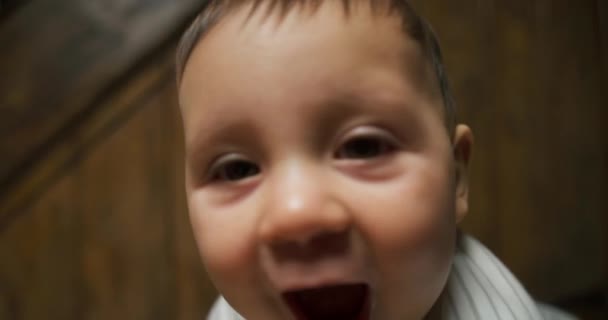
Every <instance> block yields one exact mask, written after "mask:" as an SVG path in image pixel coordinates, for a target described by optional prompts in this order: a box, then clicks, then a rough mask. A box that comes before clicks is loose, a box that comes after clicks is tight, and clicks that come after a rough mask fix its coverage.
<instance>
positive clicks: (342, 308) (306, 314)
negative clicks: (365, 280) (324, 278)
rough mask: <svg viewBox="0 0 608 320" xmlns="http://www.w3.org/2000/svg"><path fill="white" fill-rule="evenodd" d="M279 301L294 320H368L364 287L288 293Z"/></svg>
mask: <svg viewBox="0 0 608 320" xmlns="http://www.w3.org/2000/svg"><path fill="white" fill-rule="evenodd" d="M283 298H284V299H285V301H286V302H287V305H288V306H289V308H290V309H291V312H292V313H293V314H294V316H295V318H296V319H297V320H369V317H370V315H369V314H370V294H369V286H368V285H366V284H343V285H334V286H325V287H319V288H311V289H304V290H295V291H289V292H286V293H284V294H283Z"/></svg>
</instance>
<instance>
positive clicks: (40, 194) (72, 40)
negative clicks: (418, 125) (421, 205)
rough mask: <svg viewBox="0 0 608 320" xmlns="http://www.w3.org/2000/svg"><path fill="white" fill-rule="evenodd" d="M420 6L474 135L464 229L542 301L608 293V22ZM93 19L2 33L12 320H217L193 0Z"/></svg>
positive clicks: (566, 3)
mask: <svg viewBox="0 0 608 320" xmlns="http://www.w3.org/2000/svg"><path fill="white" fill-rule="evenodd" d="M413 2H414V3H415V5H416V6H417V7H418V8H419V10H420V11H421V12H422V13H423V14H424V15H425V16H426V17H428V19H429V20H430V21H431V23H432V24H433V25H434V26H435V28H436V30H437V32H438V33H439V35H440V38H441V40H442V42H443V45H444V50H445V56H446V60H447V65H448V70H449V72H450V74H451V78H452V84H453V87H454V92H455V96H456V100H457V103H458V105H459V112H460V118H461V120H462V121H463V122H466V123H469V124H470V125H471V126H472V127H473V129H474V131H475V133H476V148H475V154H474V159H473V169H472V210H471V213H470V215H469V216H468V217H467V218H466V221H465V223H464V228H465V229H466V230H467V231H469V232H471V233H473V234H474V235H476V236H477V237H479V238H480V239H482V240H483V242H484V243H486V244H487V245H488V246H489V247H491V248H492V249H493V251H494V252H496V253H497V254H498V255H499V256H500V257H501V259H503V260H504V261H505V263H506V264H507V265H508V266H509V267H510V268H511V269H512V270H513V271H514V272H515V273H516V274H517V275H518V277H520V278H521V279H522V280H523V281H524V283H525V285H526V286H527V287H528V288H529V289H530V291H531V292H532V293H534V295H535V296H536V297H538V298H540V299H542V300H545V301H561V302H568V301H569V300H571V299H573V298H576V297H578V296H581V295H582V296H586V295H587V294H589V293H591V294H592V295H594V296H596V295H597V293H599V294H601V293H602V292H604V294H605V293H606V291H604V290H605V289H606V281H605V280H606V278H605V277H606V254H607V253H608V250H607V245H608V239H607V237H606V227H607V226H608V224H607V221H606V213H607V211H608V210H607V209H608V208H607V205H606V201H605V196H606V194H607V193H606V191H607V190H608V188H607V182H606V178H607V177H608V175H607V172H606V170H607V168H608V166H607V164H608V161H607V159H608V157H607V140H608V139H607V137H608V135H607V134H606V130H605V127H604V123H605V121H606V120H607V119H608V117H607V116H608V114H607V111H606V109H607V107H608V96H607V94H606V89H607V88H608V83H607V82H606V80H605V77H606V76H608V69H607V68H608V61H607V57H608V50H607V49H608V40H607V39H608V11H607V9H608V5H606V4H605V2H603V1H601V0H581V1H578V0H534V1H525V0H488V1H477V0H461V1H445V0H432V1H431V0H417V1H413ZM78 3H84V2H77V1H68V0H61V1H60V0H55V1H50V0H30V1H27V2H25V4H24V5H22V6H16V7H15V8H16V9H14V10H13V11H11V12H10V14H6V15H4V16H3V15H0V17H1V18H2V19H3V20H0V48H2V50H0V74H1V75H3V76H2V77H0V114H2V116H1V117H0V132H1V133H2V135H1V137H0V159H2V160H0V319H18V320H21V319H39V318H43V319H200V318H201V315H202V314H204V312H205V311H206V310H207V308H208V307H209V305H210V303H211V301H212V299H213V297H214V296H215V294H216V293H215V291H214V290H213V288H212V287H211V285H210V283H209V282H208V280H207V279H206V277H205V273H204V269H203V267H202V264H201V262H200V261H199V259H198V256H197V253H196V249H195V247H194V241H193V238H192V234H191V230H190V227H189V225H188V219H187V213H186V208H185V197H184V192H183V190H182V187H183V176H182V172H183V167H182V161H183V160H182V157H183V148H182V145H181V127H180V123H179V115H178V114H177V108H176V97H175V87H174V79H173V69H172V68H173V66H172V59H173V47H174V45H175V41H176V38H177V30H179V29H181V28H182V27H183V25H184V23H185V21H187V20H188V18H189V17H190V16H191V15H192V13H193V12H194V10H195V9H194V8H196V6H197V4H196V1H184V2H173V1H155V2H154V3H155V5H149V6H146V5H144V3H147V2H146V1H136V0H132V1H91V2H90V3H92V4H89V5H78ZM171 3H173V4H171ZM175 3H179V5H177V4H175ZM112 4H113V5H112ZM53 5H54V9H53V10H50V11H49V8H51V7H50V6H53ZM103 5H106V6H108V7H105V8H106V10H101V11H102V12H105V14H104V15H101V16H95V14H92V13H91V12H97V11H95V10H93V11H91V8H99V7H95V6H103ZM138 5H139V6H138ZM90 6H92V7H90ZM108 8H109V9H108ZM112 8H114V9H112ZM168 8H170V9H168ZM110 9H112V10H114V11H112V10H110ZM129 12H130V14H131V16H129V15H128V14H127V13H129ZM133 12H137V14H134V13H133ZM162 12H164V14H162ZM167 12H169V13H167ZM92 15H93V16H92ZM133 15H134V16H133ZM116 17H122V19H118V18H116ZM125 17H128V18H125ZM138 19H139V20H138ZM159 19H160V20H159ZM31 21H39V23H38V24H36V23H34V24H32V23H31ZM76 22H78V23H76ZM151 25H155V26H157V27H156V28H155V27H150V26H151ZM74 26H81V28H76V29H75V27H74ZM83 26H84V27H83ZM148 28H149V30H148ZM49 29H50V30H49ZM45 30H46V31H45ZM142 30H144V31H142ZM146 30H147V31H146ZM162 30H164V31H163V32H161V31H162ZM142 32H144V33H142ZM129 35H131V36H129ZM125 39H129V40H128V41H127V40H125ZM137 39H139V41H137ZM6 75H9V76H6ZM593 301H595V300H593ZM599 304H601V301H600V302H599V303H598V302H595V303H594V305H593V306H591V308H592V309H593V310H591V311H588V310H586V309H584V308H580V306H574V307H576V308H575V309H573V310H575V311H577V312H580V314H584V315H585V316H586V319H605V316H606V314H604V313H603V312H602V311H601V310H598V309H599V308H601V306H599ZM565 305H566V306H573V305H572V304H567V303H566V304H565ZM574 307H573V308H574ZM594 317H595V318H594Z"/></svg>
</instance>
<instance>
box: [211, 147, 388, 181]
mask: <svg viewBox="0 0 608 320" xmlns="http://www.w3.org/2000/svg"><path fill="white" fill-rule="evenodd" d="M348 147H350V148H351V150H347V148H348ZM353 148H354V149H353ZM356 148H359V150H355V149H356ZM366 148H367V149H366ZM362 149H363V150H362ZM365 149H366V150H365ZM396 149H397V145H396V143H395V142H393V141H391V139H389V138H385V137H380V136H378V135H360V136H355V137H353V138H350V139H348V140H346V142H344V143H343V144H342V145H341V146H340V148H338V150H337V151H336V152H335V153H334V157H336V158H337V159H339V160H371V159H375V158H379V157H382V156H385V155H388V154H390V153H392V152H394V151H395V150H396ZM353 151H354V152H353ZM230 169H232V170H233V171H230ZM234 170H236V171H234ZM261 171H262V170H261V168H260V167H259V166H258V165H257V164H255V163H254V162H252V161H249V160H247V159H243V158H237V157H235V159H228V160H223V161H222V160H220V161H218V162H217V164H216V165H214V166H213V167H212V168H211V170H210V173H211V174H210V175H209V176H210V179H209V181H211V182H238V181H241V180H244V179H247V178H249V177H252V176H256V175H258V174H259V173H260V172H261Z"/></svg>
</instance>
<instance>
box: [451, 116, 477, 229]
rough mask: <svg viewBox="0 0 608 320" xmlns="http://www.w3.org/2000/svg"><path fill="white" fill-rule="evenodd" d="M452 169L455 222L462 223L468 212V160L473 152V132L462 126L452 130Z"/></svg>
mask: <svg viewBox="0 0 608 320" xmlns="http://www.w3.org/2000/svg"><path fill="white" fill-rule="evenodd" d="M452 141H453V144H452V145H453V152H454V167H455V174H456V181H455V183H456V190H455V192H456V194H455V196H456V197H455V201H456V203H455V208H456V222H458V223H459V222H460V221H462V219H463V218H464V216H465V215H466V214H467V212H468V211H469V160H470V159H471V153H472V152H473V132H472V131H471V129H470V128H469V127H468V126H467V125H464V124H459V125H458V126H456V129H455V130H454V138H453V140H452Z"/></svg>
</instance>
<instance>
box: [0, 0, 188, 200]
mask: <svg viewBox="0 0 608 320" xmlns="http://www.w3.org/2000/svg"><path fill="white" fill-rule="evenodd" d="M197 6H200V4H199V3H198V1H195V0H182V1H169V0H159V1H145V0H113V1H106V0H103V1H101V0H94V1H77V0H36V1H31V2H29V3H27V4H26V5H24V6H23V7H22V8H21V9H20V10H19V11H18V14H14V15H11V16H10V17H9V18H8V19H7V20H6V21H5V22H4V23H3V24H2V26H1V28H0V47H1V48H2V50H0V74H1V75H2V77H0V112H2V114H3V116H2V117H0V155H2V159H3V161H2V162H0V193H1V192H2V191H3V189H5V188H7V187H8V186H9V185H10V184H12V183H13V182H14V181H16V180H18V179H19V178H20V174H21V173H22V171H24V170H27V169H28V168H29V166H31V165H33V163H35V161H37V160H39V158H40V157H44V156H45V155H46V153H47V152H48V150H49V149H52V148H53V146H54V143H56V142H57V140H60V139H61V134H62V133H61V132H60V130H61V129H63V128H65V126H66V125H67V124H68V123H69V122H70V121H71V120H72V119H74V120H76V121H77V120H79V119H80V118H81V117H83V116H86V112H87V108H88V107H89V106H90V105H91V103H92V101H94V100H95V99H96V98H98V97H99V96H103V95H104V94H105V93H107V91H108V90H112V84H113V83H114V82H115V81H116V80H117V79H118V78H119V77H120V76H121V75H123V74H125V72H126V71H127V70H130V69H132V68H133V67H134V66H135V65H137V64H138V63H140V62H141V60H142V59H143V58H145V57H146V54H148V53H149V52H150V51H151V50H153V49H155V48H157V47H158V46H159V45H160V44H161V43H163V42H165V41H167V40H168V38H169V37H170V36H171V35H172V34H173V33H174V32H175V30H177V29H178V27H180V26H182V25H183V24H184V20H185V19H186V17H190V16H192V15H193V13H194V12H195V8H196V7H197Z"/></svg>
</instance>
